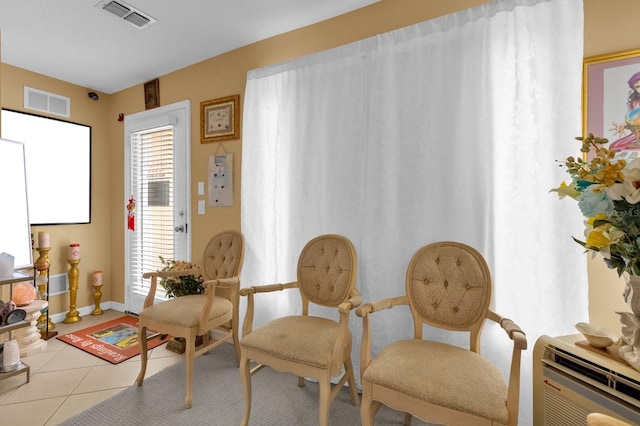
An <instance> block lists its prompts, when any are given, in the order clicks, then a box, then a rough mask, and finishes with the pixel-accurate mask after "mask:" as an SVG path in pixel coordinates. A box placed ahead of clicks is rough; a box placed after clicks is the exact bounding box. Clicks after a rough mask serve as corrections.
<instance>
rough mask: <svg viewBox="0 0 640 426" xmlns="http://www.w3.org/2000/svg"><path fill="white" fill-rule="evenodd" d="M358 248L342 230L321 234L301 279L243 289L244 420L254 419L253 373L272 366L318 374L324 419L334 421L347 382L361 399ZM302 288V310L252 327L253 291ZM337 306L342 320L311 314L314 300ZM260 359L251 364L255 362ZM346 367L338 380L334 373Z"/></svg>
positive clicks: (303, 258) (306, 254)
mask: <svg viewBox="0 0 640 426" xmlns="http://www.w3.org/2000/svg"><path fill="white" fill-rule="evenodd" d="M357 268H358V265H357V259H356V252H355V249H354V247H353V245H352V244H351V242H350V241H349V240H348V239H347V238H345V237H342V236H339V235H322V236H319V237H317V238H314V239H313V240H311V241H309V242H308V243H307V244H306V245H305V247H304V248H303V250H302V253H301V254H300V257H299V259H298V267H297V281H295V282H291V283H287V284H270V285H263V286H256V287H248V288H243V289H241V290H240V295H242V296H246V297H247V312H246V317H245V320H244V323H243V328H242V336H243V337H242V340H241V342H240V354H241V355H240V374H241V377H242V384H243V387H244V397H245V411H244V417H243V419H242V424H243V425H247V424H248V423H249V415H250V412H251V376H252V375H253V374H255V373H256V372H258V371H259V370H260V369H262V368H263V367H264V366H270V367H271V368H273V369H274V370H277V371H282V372H289V373H293V374H295V375H296V376H298V386H304V378H305V377H309V378H313V379H316V380H317V381H318V383H319V388H320V402H319V404H320V405H319V416H320V420H319V424H320V425H322V426H326V425H327V424H328V422H329V406H330V404H331V401H333V399H334V398H335V396H336V395H337V394H338V392H340V390H341V389H342V387H343V385H344V384H345V382H348V384H349V390H350V391H351V397H352V399H353V403H354V404H355V405H356V406H357V405H358V403H359V398H358V390H357V388H356V382H355V376H354V372H353V365H352V363H351V332H350V331H349V328H348V321H349V313H350V311H351V310H352V309H354V308H355V307H357V306H359V305H360V303H361V300H362V299H361V297H360V293H359V292H358V291H357V290H356V289H355V283H356V272H357ZM288 289H298V291H299V293H300V297H301V299H302V313H301V315H293V316H285V317H280V318H277V319H274V320H272V321H270V322H268V323H266V324H264V325H262V326H261V327H259V328H256V329H255V330H253V314H254V295H256V294H259V293H265V292H272V291H280V290H288ZM310 304H316V305H320V306H325V307H332V308H336V310H337V313H338V315H339V320H338V321H334V320H333V319H328V318H324V317H321V316H312V315H310V314H309V305H310ZM251 362H253V363H256V364H257V365H255V367H254V368H252V369H250V363H251ZM343 368H344V370H343ZM341 371H344V374H343V375H342V376H341V378H340V379H339V380H338V382H337V384H336V385H335V386H334V387H333V389H332V387H331V381H330V380H331V378H332V377H334V376H337V375H339V374H340V373H341Z"/></svg>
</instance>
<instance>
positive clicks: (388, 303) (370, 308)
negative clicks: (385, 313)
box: [356, 296, 409, 318]
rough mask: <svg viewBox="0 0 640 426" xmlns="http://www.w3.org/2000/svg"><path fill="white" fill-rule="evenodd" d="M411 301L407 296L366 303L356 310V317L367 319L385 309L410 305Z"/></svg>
mask: <svg viewBox="0 0 640 426" xmlns="http://www.w3.org/2000/svg"><path fill="white" fill-rule="evenodd" d="M408 304H409V299H408V298H407V296H398V297H391V298H388V299H382V300H378V301H377V302H372V303H365V304H364V305H362V306H360V307H359V308H358V309H356V315H358V316H359V317H363V318H364V317H366V316H367V315H368V314H370V313H373V312H377V311H381V310H383V309H391V308H392V307H394V306H396V305H408Z"/></svg>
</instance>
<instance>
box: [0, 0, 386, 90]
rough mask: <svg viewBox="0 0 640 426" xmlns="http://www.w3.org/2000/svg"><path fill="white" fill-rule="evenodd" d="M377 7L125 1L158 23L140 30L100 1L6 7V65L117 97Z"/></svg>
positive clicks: (295, 0)
mask: <svg viewBox="0 0 640 426" xmlns="http://www.w3.org/2000/svg"><path fill="white" fill-rule="evenodd" d="M116 1H119V0H116ZM377 1H379V0H124V1H123V2H122V3H124V4H127V5H130V6H133V8H135V9H137V10H139V11H141V12H143V13H144V14H146V15H149V16H151V17H152V18H154V19H156V20H157V22H155V23H153V24H151V25H149V26H147V27H146V28H144V29H139V28H136V27H135V26H133V25H132V24H130V23H128V22H126V21H124V20H122V19H120V18H117V17H116V16H114V15H112V14H110V13H108V12H105V11H104V10H103V9H102V8H101V7H96V5H97V4H98V3H100V0H0V37H1V43H2V44H1V49H0V60H1V61H2V62H4V63H7V64H10V65H14V66H17V67H20V68H25V69H27V70H30V71H35V72H37V73H40V74H44V75H47V76H50V77H54V78H57V79H60V80H64V81H67V82H71V83H74V84H77V85H79V86H83V87H87V88H89V89H93V90H97V91H100V92H104V93H114V92H117V91H119V90H122V89H125V88H128V87H131V86H134V85H136V84H140V83H143V82H145V81H149V80H152V79H154V78H156V77H159V76H161V75H164V74H167V73H169V72H172V71H175V70H178V69H181V68H184V67H186V66H189V65H192V64H195V63H197V62H200V61H202V60H205V59H207V58H211V57H213V56H217V55H220V54H222V53H225V52H228V51H231V50H233V49H236V48H238V47H242V46H246V45H248V44H251V43H254V42H256V41H259V40H263V39H265V38H269V37H272V36H274V35H278V34H282V33H285V32H288V31H291V30H294V29H297V28H301V27H304V26H307V25H310V24H313V23H316V22H320V21H323V20H326V19H329V18H332V17H335V16H338V15H342V14H344V13H347V12H350V11H352V10H355V9H359V8H361V7H364V6H367V5H369V4H372V3H376V2H377Z"/></svg>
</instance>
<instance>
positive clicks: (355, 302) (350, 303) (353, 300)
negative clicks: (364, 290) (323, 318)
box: [338, 289, 362, 314]
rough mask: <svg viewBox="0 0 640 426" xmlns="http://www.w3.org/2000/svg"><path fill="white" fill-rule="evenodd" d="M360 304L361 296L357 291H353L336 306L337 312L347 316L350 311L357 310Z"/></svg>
mask: <svg viewBox="0 0 640 426" xmlns="http://www.w3.org/2000/svg"><path fill="white" fill-rule="evenodd" d="M361 304H362V296H361V295H360V293H359V292H358V290H355V289H354V290H353V293H352V294H351V297H350V298H348V299H347V300H345V301H344V302H342V303H341V304H340V305H338V312H340V313H341V314H348V313H349V311H350V310H352V309H355V308H357V307H358V306H360V305H361Z"/></svg>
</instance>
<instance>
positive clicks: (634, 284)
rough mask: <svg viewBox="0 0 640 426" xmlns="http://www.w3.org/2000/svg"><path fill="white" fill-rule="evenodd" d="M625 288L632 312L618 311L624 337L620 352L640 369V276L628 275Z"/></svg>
mask: <svg viewBox="0 0 640 426" xmlns="http://www.w3.org/2000/svg"><path fill="white" fill-rule="evenodd" d="M626 282H627V285H626V287H625V289H624V294H623V296H624V301H625V302H626V303H627V304H628V305H629V307H630V308H631V311H632V312H633V313H631V312H616V313H617V314H618V315H620V323H621V324H622V330H621V331H622V338H621V340H622V341H621V344H620V348H619V349H618V353H619V354H620V356H621V357H622V358H624V360H625V361H627V362H628V363H629V365H631V366H632V367H633V368H635V369H636V370H638V371H640V276H638V275H628V276H627V277H626Z"/></svg>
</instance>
